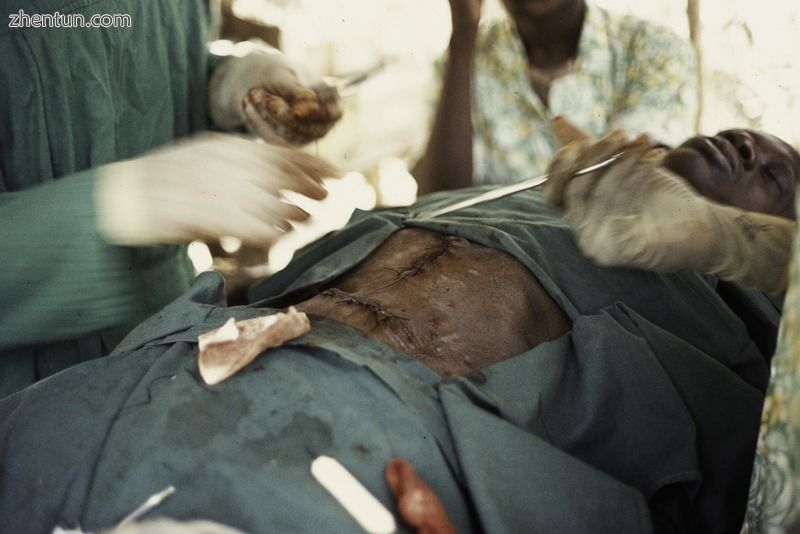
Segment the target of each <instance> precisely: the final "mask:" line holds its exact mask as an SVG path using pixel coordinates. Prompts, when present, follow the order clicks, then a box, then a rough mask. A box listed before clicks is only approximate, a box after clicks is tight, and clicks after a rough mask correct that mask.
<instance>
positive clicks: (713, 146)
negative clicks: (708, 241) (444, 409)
mask: <svg viewBox="0 0 800 534" xmlns="http://www.w3.org/2000/svg"><path fill="white" fill-rule="evenodd" d="M664 166H665V167H667V168H668V169H670V170H672V171H673V172H676V173H678V174H680V175H681V176H683V177H684V178H686V179H687V180H688V181H689V183H691V184H692V186H694V187H695V189H697V190H698V192H700V193H701V194H702V195H704V196H706V197H708V198H710V199H712V200H715V201H717V202H720V203H723V204H729V205H731V206H737V207H739V208H742V209H746V210H748V211H757V212H762V213H770V214H772V215H779V216H782V217H787V218H790V219H795V218H796V214H795V207H794V196H795V191H796V189H797V181H798V179H800V153H798V152H797V151H796V150H795V149H794V148H792V147H791V146H790V145H789V144H787V143H785V142H784V141H782V140H780V139H778V138H777V137H775V136H772V135H767V134H764V133H759V132H755V131H753V130H726V131H724V132H720V133H718V134H717V135H715V136H713V137H705V136H698V137H692V138H691V139H689V140H688V141H686V142H685V143H683V144H682V145H680V146H679V147H678V148H676V149H674V150H672V151H670V152H669V154H668V155H667V156H666V158H665V160H664Z"/></svg>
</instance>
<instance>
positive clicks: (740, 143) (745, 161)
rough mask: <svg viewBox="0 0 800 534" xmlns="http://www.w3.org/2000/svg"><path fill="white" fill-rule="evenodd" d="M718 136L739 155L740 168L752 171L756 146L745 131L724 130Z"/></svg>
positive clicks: (755, 156) (755, 159) (755, 160)
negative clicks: (728, 143)
mask: <svg viewBox="0 0 800 534" xmlns="http://www.w3.org/2000/svg"><path fill="white" fill-rule="evenodd" d="M720 135H721V136H722V137H724V138H725V139H727V140H728V141H730V143H731V144H732V145H733V146H734V147H735V148H736V152H738V153H739V157H740V158H741V160H742V166H743V167H744V168H745V170H748V171H749V170H752V169H753V168H754V167H755V166H756V162H757V159H758V158H757V154H756V144H755V141H753V138H752V136H751V135H750V134H749V133H747V131H745V130H726V131H724V132H721V133H720Z"/></svg>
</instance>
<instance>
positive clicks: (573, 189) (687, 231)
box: [545, 132, 795, 293]
mask: <svg viewBox="0 0 800 534" xmlns="http://www.w3.org/2000/svg"><path fill="white" fill-rule="evenodd" d="M620 151H624V155H623V156H622V157H621V158H620V159H619V160H617V161H616V162H615V163H614V164H612V165H611V166H609V167H606V168H604V169H601V170H598V171H595V172H592V173H588V174H584V175H581V176H574V172H575V171H577V170H579V169H582V168H584V167H587V166H589V165H591V164H593V163H597V162H599V161H603V160H605V159H607V158H608V157H610V156H612V155H613V154H616V153H618V152H620ZM664 153H665V152H664V150H663V149H654V148H652V147H651V146H650V143H649V140H648V139H646V138H639V139H637V140H636V141H634V142H631V141H630V140H629V139H628V138H627V137H626V136H625V135H624V134H623V133H621V132H615V133H612V134H610V135H609V136H607V137H605V138H603V139H601V140H600V141H599V142H597V143H592V142H590V141H589V140H586V139H581V140H578V141H575V142H573V143H570V144H569V145H567V146H566V147H564V148H563V149H562V150H561V151H560V152H559V153H558V154H557V155H556V156H555V158H554V159H553V161H552V162H551V164H550V169H549V174H550V176H549V179H548V182H547V185H546V187H545V197H546V198H547V200H548V201H549V202H550V203H552V204H553V205H555V206H557V207H559V208H561V209H563V210H564V212H565V216H566V218H567V220H568V221H569V222H570V223H571V224H572V225H573V226H574V228H575V233H576V237H577V241H578V246H579V247H580V248H581V250H582V251H583V252H584V253H585V254H586V255H587V256H588V257H590V258H592V259H593V260H594V261H595V262H597V263H598V264H600V265H604V266H624V267H635V268H640V269H649V270H655V271H664V272H672V271H679V270H693V271H701V272H706V273H712V274H716V275H718V276H719V277H720V278H722V279H725V280H730V281H734V282H738V283H740V284H742V285H744V286H748V287H755V288H759V289H763V290H765V291H768V292H772V293H778V292H780V291H782V290H783V289H785V287H786V276H787V269H788V265H789V261H790V258H791V252H792V238H793V236H794V232H795V224H794V223H793V222H792V221H790V220H788V219H783V218H780V217H774V216H771V215H765V214H761V213H752V212H745V211H743V210H740V209H738V208H733V207H731V206H723V205H720V204H717V203H715V202H712V201H710V200H708V199H706V198H705V197H702V196H700V195H699V194H698V193H697V192H695V191H694V189H692V188H691V187H690V186H689V185H688V184H687V183H686V182H685V181H684V179H683V178H681V177H680V176H678V175H676V174H674V173H672V172H670V171H669V170H667V169H665V168H663V167H661V166H660V163H661V160H662V159H663V156H664Z"/></svg>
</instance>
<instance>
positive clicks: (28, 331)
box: [0, 0, 210, 397]
mask: <svg viewBox="0 0 800 534" xmlns="http://www.w3.org/2000/svg"><path fill="white" fill-rule="evenodd" d="M0 6H2V7H3V8H4V9H0V13H2V15H3V19H6V18H7V17H6V14H19V13H20V11H22V12H24V13H25V14H26V15H34V14H37V13H42V14H44V13H60V14H63V15H67V14H68V15H82V16H83V18H84V19H85V20H86V21H90V20H91V18H92V15H95V14H112V15H113V14H126V15H130V17H131V19H130V20H131V25H130V27H124V28H74V27H71V28H67V27H60V28H56V27H46V28H31V27H27V28H12V27H8V26H9V25H7V24H5V23H3V24H0V57H2V60H0V228H2V230H0V250H1V251H2V252H0V258H2V260H0V397H2V396H4V395H6V394H8V393H10V392H13V391H15V390H17V389H20V388H21V387H24V386H26V385H28V384H30V383H32V382H34V381H36V380H38V379H40V378H42V377H45V376H48V375H50V374H52V373H54V372H56V371H58V370H60V369H63V368H65V367H68V366H70V365H72V364H75V363H77V362H79V361H83V360H87V359H92V358H95V357H98V356H100V355H102V354H106V353H108V352H109V351H110V349H111V348H113V346H114V345H116V343H117V342H118V341H119V339H121V337H122V336H123V335H124V334H125V333H126V332H127V331H128V330H129V329H130V327H132V326H133V325H135V324H137V323H138V322H139V321H141V320H142V319H143V318H144V317H147V316H148V315H150V314H152V313H153V312H154V311H156V310H158V309H160V308H161V307H162V306H163V305H164V304H166V303H167V302H169V301H171V300H172V299H173V298H175V297H176V296H178V295H180V294H181V293H182V292H183V291H185V290H186V288H187V287H188V286H189V284H190V282H191V280H192V278H193V277H194V272H193V269H192V267H191V264H190V263H189V261H188V258H187V256H186V249H185V247H178V246H169V247H167V246H165V247H156V248H138V249H133V248H124V247H118V246H112V245H110V244H108V243H106V242H104V241H103V239H102V238H101V237H100V236H99V235H98V233H97V230H96V229H95V226H94V222H93V221H94V216H95V213H94V211H95V209H94V205H93V199H92V183H93V181H94V178H95V172H96V169H97V168H98V167H99V166H101V165H104V164H107V163H110V162H114V161H118V160H121V159H126V158H132V157H135V156H137V155H139V154H141V153H143V152H145V151H147V150H150V149H152V148H154V147H157V146H159V145H163V144H165V143H169V142H171V141H172V140H174V139H176V138H179V137H182V136H186V135H188V134H190V133H192V132H194V131H197V130H202V129H205V128H206V127H207V123H208V119H207V115H206V110H205V99H206V79H207V74H208V68H209V57H208V55H207V46H206V42H207V38H208V30H209V21H210V13H209V8H208V3H207V2H206V1H204V0H181V1H180V2H175V1H171V0H139V1H121V0H43V1H37V2H32V1H24V0H23V1H14V2H11V1H6V0H0ZM8 20H9V21H11V19H10V18H9V19H8Z"/></svg>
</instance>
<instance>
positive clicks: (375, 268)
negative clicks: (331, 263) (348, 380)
mask: <svg viewBox="0 0 800 534" xmlns="http://www.w3.org/2000/svg"><path fill="white" fill-rule="evenodd" d="M298 309H300V310H302V311H305V312H307V313H310V314H317V315H322V316H325V317H328V318H331V319H335V320H338V321H341V322H343V323H346V324H349V325H351V326H353V327H355V328H358V329H359V330H361V331H363V332H364V333H366V334H367V335H369V336H371V337H374V338H376V339H378V340H380V341H383V342H384V343H386V344H388V345H390V346H392V347H394V348H396V349H397V350H399V351H401V352H404V353H406V354H408V355H410V356H412V357H414V358H416V359H418V360H420V361H421V362H422V363H424V364H426V365H428V366H429V367H431V368H432V369H434V370H435V371H437V372H439V373H441V374H442V375H445V376H447V375H453V374H466V373H469V372H470V371H473V370H476V369H480V368H483V367H486V366H488V365H491V364H493V363H496V362H498V361H501V360H504V359H506V358H509V357H511V356H513V355H515V354H519V353H521V352H524V351H526V350H528V349H530V348H532V347H534V346H536V345H537V344H539V343H541V342H543V341H547V340H550V339H554V338H556V337H559V336H560V335H562V334H563V333H564V332H566V331H567V330H569V328H570V322H569V319H568V318H567V317H566V315H565V314H564V313H563V312H562V311H561V309H560V308H558V306H557V305H556V304H555V302H554V301H553V300H552V298H550V296H549V295H548V294H547V292H546V291H545V290H544V289H543V288H542V286H541V285H540V284H539V282H538V281H537V280H536V278H535V277H534V276H533V275H532V274H531V273H530V272H529V271H528V270H527V269H525V268H524V267H523V266H522V265H520V264H519V263H518V262H517V261H516V260H514V259H513V258H512V257H511V256H510V255H508V254H506V253H505V252H501V251H498V250H495V249H491V248H487V247H483V246H481V245H477V244H475V243H472V242H470V241H467V240H466V239H463V238H459V237H453V236H446V235H443V234H439V233H436V232H432V231H429V230H423V229H416V228H409V229H404V230H400V231H398V232H396V233H395V234H393V235H392V236H391V237H390V238H389V239H388V240H387V241H386V242H385V243H384V244H383V245H382V246H381V247H380V248H378V249H377V250H376V251H375V252H373V253H372V254H371V255H370V256H369V257H368V258H367V259H366V260H365V261H364V262H362V263H361V264H360V265H358V266H357V267H356V268H354V269H353V270H351V271H349V272H348V273H346V274H345V275H344V276H342V277H341V278H340V279H339V280H336V281H335V282H334V284H333V285H332V287H330V288H328V289H326V290H325V291H323V292H322V293H321V294H319V295H317V296H315V297H313V298H312V299H310V300H308V301H305V302H303V303H300V304H299V305H298Z"/></svg>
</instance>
